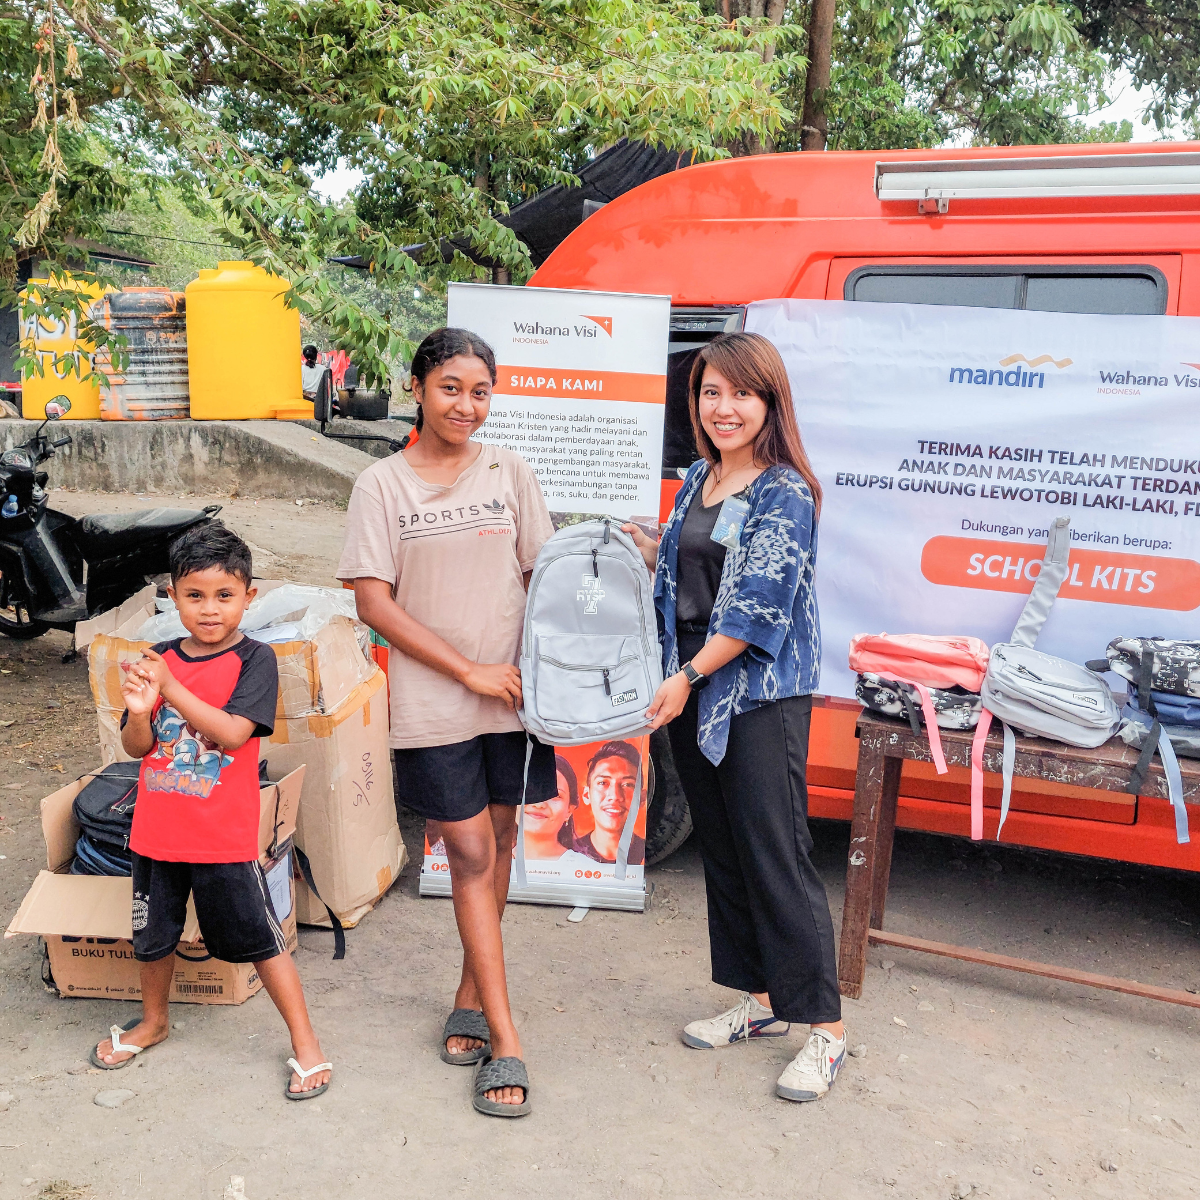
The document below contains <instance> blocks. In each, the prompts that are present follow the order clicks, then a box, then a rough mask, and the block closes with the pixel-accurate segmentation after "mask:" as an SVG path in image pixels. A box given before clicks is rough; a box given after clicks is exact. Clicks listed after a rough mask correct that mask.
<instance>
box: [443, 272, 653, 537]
mask: <svg viewBox="0 0 1200 1200" xmlns="http://www.w3.org/2000/svg"><path fill="white" fill-rule="evenodd" d="M670 319H671V298H670V297H669V296H631V295H625V294H623V293H616V292H577V291H570V290H564V289H560V288H525V287H492V286H489V285H487V284H469V283H452V284H451V285H450V300H449V313H448V316H447V320H448V321H449V323H450V324H451V325H454V326H459V327H461V328H463V329H470V330H471V331H472V332H473V333H477V334H479V336H480V337H482V338H483V339H484V340H485V341H486V342H488V344H489V345H490V346H491V347H492V349H493V350H494V351H495V352H496V363H497V374H498V378H497V380H496V387H495V392H494V394H493V396H492V408H491V413H490V415H489V416H488V419H487V420H486V421H485V422H484V424H483V427H482V428H481V429H480V430H479V432H478V434H476V436H477V437H478V438H479V439H480V440H481V441H485V442H487V441H491V442H497V443H499V444H500V445H502V446H506V447H507V448H508V449H510V450H514V451H516V453H518V454H520V455H521V457H522V458H524V459H525V461H526V462H528V463H529V465H530V466H531V467H533V469H534V470H535V471H536V472H537V475H538V480H539V482H540V483H541V485H542V491H543V492H544V493H545V495H546V503H547V504H548V505H549V507H550V510H551V511H552V512H554V513H563V514H567V513H571V514H588V515H600V516H606V515H611V516H616V517H621V518H623V519H637V520H639V521H649V522H651V523H657V521H658V508H659V491H660V486H661V475H662V443H663V413H664V411H665V405H666V394H667V335H668V329H669V325H670ZM556 523H557V522H556Z"/></svg>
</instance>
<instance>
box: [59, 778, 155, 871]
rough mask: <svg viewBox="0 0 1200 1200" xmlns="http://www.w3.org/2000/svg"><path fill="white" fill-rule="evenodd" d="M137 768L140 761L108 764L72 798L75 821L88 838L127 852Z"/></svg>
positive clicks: (136, 782) (135, 797) (134, 800)
mask: <svg viewBox="0 0 1200 1200" xmlns="http://www.w3.org/2000/svg"><path fill="white" fill-rule="evenodd" d="M141 769H142V764H141V762H140V761H134V762H116V763H110V764H109V765H108V766H107V767H104V768H103V769H102V770H101V771H99V772H97V773H96V774H95V775H93V776H92V778H91V779H90V780H89V781H88V783H87V785H86V786H85V787H84V788H83V789H82V790H81V791H80V793H79V795H78V796H76V797H75V802H74V804H73V806H72V807H73V808H74V811H75V820H76V821H78V822H79V828H80V829H81V830H82V831H83V833H84V834H86V835H87V838H88V840H89V841H91V842H93V843H99V844H100V845H102V846H106V847H114V848H116V849H117V850H120V851H121V852H123V853H128V851H129V835H130V833H131V832H132V831H133V806H134V805H135V804H136V803H137V786H138V774H139V773H140V771H141Z"/></svg>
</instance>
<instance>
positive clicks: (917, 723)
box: [896, 687, 921, 736]
mask: <svg viewBox="0 0 1200 1200" xmlns="http://www.w3.org/2000/svg"><path fill="white" fill-rule="evenodd" d="M896 691H897V692H899V694H900V700H901V702H902V703H903V704H904V712H905V715H906V716H907V717H908V723H909V725H911V726H912V731H913V733H915V734H917V735H918V736H919V735H920V733H921V718H920V717H919V716H918V715H917V707H916V705H915V704H913V702H912V697H911V696H910V695H909V694H908V692H907V691H905V689H904V688H902V687H897V688H896Z"/></svg>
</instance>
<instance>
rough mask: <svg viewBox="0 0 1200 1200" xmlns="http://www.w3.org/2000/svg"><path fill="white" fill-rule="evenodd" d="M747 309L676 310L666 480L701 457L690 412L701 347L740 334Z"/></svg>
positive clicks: (664, 465) (666, 417)
mask: <svg viewBox="0 0 1200 1200" xmlns="http://www.w3.org/2000/svg"><path fill="white" fill-rule="evenodd" d="M745 316H746V310H745V309H744V308H674V309H672V310H671V338H670V341H669V342H668V343H667V410H666V413H665V414H664V426H665V427H664V430H663V461H662V474H663V478H664V479H678V478H679V471H680V469H681V468H682V469H684V470H686V469H687V468H688V467H690V466H691V465H692V463H694V462H695V461H696V459H697V458H699V457H700V455H699V454H698V453H697V452H696V440H695V438H694V437H693V436H692V419H691V416H690V414H689V412H688V379H689V378H690V376H691V373H692V364H693V363H694V362H695V361H696V354H697V353H698V351H699V350H700V349H701V347H703V346H705V345H707V344H708V343H709V342H711V341H712V340H713V338H715V337H716V336H717V334H719V333H737V332H738V331H739V330H740V329H741V328H742V324H743V322H744V320H745Z"/></svg>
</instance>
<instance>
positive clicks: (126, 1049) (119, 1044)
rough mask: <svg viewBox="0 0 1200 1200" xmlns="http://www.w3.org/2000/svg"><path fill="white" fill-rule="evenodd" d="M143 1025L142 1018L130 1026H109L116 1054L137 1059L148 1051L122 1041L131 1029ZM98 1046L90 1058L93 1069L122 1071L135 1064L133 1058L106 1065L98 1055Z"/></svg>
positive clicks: (94, 1047)
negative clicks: (122, 1035)
mask: <svg viewBox="0 0 1200 1200" xmlns="http://www.w3.org/2000/svg"><path fill="white" fill-rule="evenodd" d="M141 1023H142V1018H141V1017H138V1018H137V1019H136V1020H133V1021H130V1022H129V1024H128V1025H110V1026H109V1029H108V1035H109V1037H111V1038H112V1048H113V1053H114V1054H132V1055H133V1056H134V1057H135V1058H136V1057H137V1055H139V1054H141V1052H142V1051H143V1050H146V1049H148V1047H146V1046H130V1045H128V1044H127V1043H125V1042H123V1041H121V1034H123V1033H128V1032H129V1031H130V1030H131V1029H136V1028H137V1027H138V1026H139V1025H140V1024H141ZM98 1045H99V1043H97V1044H96V1046H93V1047H92V1052H91V1054H90V1055H89V1056H88V1057H89V1058H90V1059H91V1063H92V1066H93V1067H99V1068H100V1070H102V1071H120V1070H121V1069H122V1068H124V1067H127V1066H129V1064H130V1063H131V1062H133V1058H127V1059H125V1061H124V1062H119V1063H106V1062H105V1061H104V1059H102V1058H101V1057H100V1055H99V1054H97V1053H96V1049H97V1046H98Z"/></svg>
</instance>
